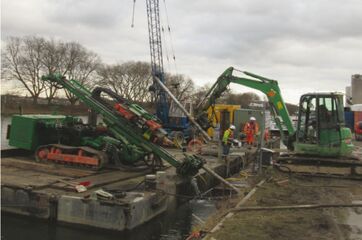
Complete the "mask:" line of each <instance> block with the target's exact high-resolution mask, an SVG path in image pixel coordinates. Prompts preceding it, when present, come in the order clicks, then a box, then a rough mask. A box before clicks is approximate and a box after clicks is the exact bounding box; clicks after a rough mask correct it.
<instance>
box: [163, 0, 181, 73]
mask: <svg viewBox="0 0 362 240" xmlns="http://www.w3.org/2000/svg"><path fill="white" fill-rule="evenodd" d="M163 5H164V8H165V13H166V20H167V30H168V33H169V36H170V43H171V44H170V45H171V51H172V58H173V61H174V64H175V71H176V75H177V74H178V71H177V64H176V56H175V50H174V47H173V39H172V34H171V28H170V21H169V18H168V11H167V6H166V0H163Z"/></svg>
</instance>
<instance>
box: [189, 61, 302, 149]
mask: <svg viewBox="0 0 362 240" xmlns="http://www.w3.org/2000/svg"><path fill="white" fill-rule="evenodd" d="M234 71H235V69H234V68H233V67H229V68H228V69H226V70H225V71H224V72H223V73H222V74H221V76H220V77H219V78H218V79H217V81H216V82H215V84H214V85H213V86H212V87H211V88H210V90H209V91H208V92H207V93H206V95H205V97H204V99H203V100H202V101H201V102H200V104H199V105H198V106H197V108H196V109H197V110H198V111H197V112H199V113H200V114H199V115H198V116H197V119H200V120H201V119H202V118H203V117H204V116H205V115H204V114H203V113H205V112H206V111H207V109H208V108H209V107H210V106H213V105H214V104H215V102H216V100H217V99H218V98H219V97H220V96H221V95H222V94H223V93H224V92H225V91H226V90H227V87H228V86H229V84H230V83H236V84H239V85H243V86H247V87H250V88H253V89H256V90H259V91H261V92H263V93H264V94H265V95H266V96H267V97H268V100H269V104H270V106H271V109H272V113H273V115H274V118H275V122H276V124H277V126H278V128H279V129H280V132H281V136H282V139H283V142H284V143H285V144H286V145H287V146H288V148H292V144H291V142H290V141H291V139H292V136H294V135H295V129H294V126H293V124H292V120H291V118H290V116H289V112H288V109H287V108H286V105H285V102H284V100H283V97H282V95H281V92H280V88H279V86H278V82H277V81H276V80H272V79H268V78H265V77H262V76H259V75H256V74H254V73H250V72H246V71H240V72H241V73H243V74H244V75H246V76H247V77H237V76H234V75H233V72H234ZM282 122H283V123H282ZM283 124H284V125H285V126H286V128H287V130H288V135H289V136H288V137H286V136H285V135H284V132H283V128H282V125H283ZM204 126H205V124H204Z"/></svg>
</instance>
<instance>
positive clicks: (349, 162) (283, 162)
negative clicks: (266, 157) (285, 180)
mask: <svg viewBox="0 0 362 240" xmlns="http://www.w3.org/2000/svg"><path fill="white" fill-rule="evenodd" d="M276 166H277V168H278V169H279V170H280V171H282V172H288V173H293V174H299V175H303V176H314V177H331V178H346V179H353V180H362V160H361V159H360V158H354V157H352V158H348V159H347V158H321V157H312V156H310V157H308V156H298V155H287V156H280V157H279V158H278V160H277V164H276ZM308 168H313V170H316V171H306V169H308ZM323 170H324V171H323Z"/></svg>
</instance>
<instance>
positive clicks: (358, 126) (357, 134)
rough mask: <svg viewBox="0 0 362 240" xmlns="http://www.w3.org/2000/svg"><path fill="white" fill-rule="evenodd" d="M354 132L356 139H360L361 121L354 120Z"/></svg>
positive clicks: (361, 133)
mask: <svg viewBox="0 0 362 240" xmlns="http://www.w3.org/2000/svg"><path fill="white" fill-rule="evenodd" d="M354 134H355V138H356V140H357V141H362V121H360V122H356V124H355V126H354Z"/></svg>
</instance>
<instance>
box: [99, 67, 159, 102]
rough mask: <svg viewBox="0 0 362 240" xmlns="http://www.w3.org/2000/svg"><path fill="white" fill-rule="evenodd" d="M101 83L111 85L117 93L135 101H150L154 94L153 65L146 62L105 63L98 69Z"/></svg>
mask: <svg viewBox="0 0 362 240" xmlns="http://www.w3.org/2000/svg"><path fill="white" fill-rule="evenodd" d="M98 75H99V77H100V80H99V82H98V83H99V84H102V85H106V86H109V87H110V88H111V89H112V90H114V91H115V92H116V93H117V94H120V95H122V96H123V97H125V98H127V99H130V100H132V101H135V102H150V101H152V95H151V93H150V92H149V90H148V89H149V86H150V85H151V84H152V76H151V66H150V64H148V63H144V62H126V63H123V64H116V65H103V66H102V67H100V68H99V69H98Z"/></svg>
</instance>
